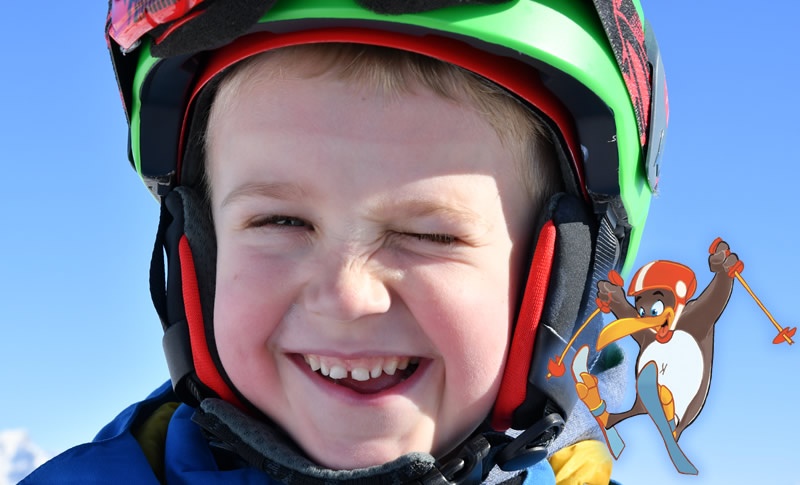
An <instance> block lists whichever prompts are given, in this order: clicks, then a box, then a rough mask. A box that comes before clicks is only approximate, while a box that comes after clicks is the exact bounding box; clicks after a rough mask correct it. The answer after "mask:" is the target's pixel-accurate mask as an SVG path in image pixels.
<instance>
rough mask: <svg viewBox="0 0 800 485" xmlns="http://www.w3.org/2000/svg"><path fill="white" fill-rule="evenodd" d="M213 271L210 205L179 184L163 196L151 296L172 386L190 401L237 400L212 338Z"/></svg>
mask: <svg viewBox="0 0 800 485" xmlns="http://www.w3.org/2000/svg"><path fill="white" fill-rule="evenodd" d="M164 253H166V257H167V260H166V264H167V266H166V268H165V261H164ZM165 269H166V271H165ZM215 274H216V237H215V235H214V229H213V224H212V222H211V218H210V214H209V210H208V205H207V204H206V203H205V200H204V199H203V198H202V196H199V195H198V194H196V193H195V192H194V191H193V190H192V189H190V188H188V187H177V188H175V189H174V190H172V191H170V193H168V194H167V195H166V196H165V197H164V199H163V200H162V205H161V219H160V222H159V227H158V235H157V237H156V243H155V247H154V248H153V256H152V259H151V263H150V295H151V297H152V299H153V304H154V305H155V308H156V311H157V312H158V315H159V317H160V318H161V323H162V326H163V328H164V339H163V346H164V353H165V354H166V357H167V366H168V368H169V372H170V378H171V379H172V385H173V388H174V389H175V392H176V394H177V395H178V397H179V398H180V399H181V400H183V401H184V402H186V403H189V404H192V405H195V404H197V403H198V402H200V401H201V400H202V399H203V398H205V397H208V396H219V397H223V398H225V399H228V400H230V401H231V402H234V403H238V399H237V397H236V396H235V395H234V393H233V391H232V390H231V389H232V386H231V385H230V383H229V382H228V380H227V378H226V377H225V376H223V375H222V374H221V372H220V371H219V369H221V366H220V365H218V364H219V357H218V356H217V354H216V345H215V344H214V340H213V339H214V334H213V325H212V318H213V314H214V309H213V302H214V290H215V280H216V277H215Z"/></svg>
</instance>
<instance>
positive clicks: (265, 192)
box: [220, 182, 307, 207]
mask: <svg viewBox="0 0 800 485" xmlns="http://www.w3.org/2000/svg"><path fill="white" fill-rule="evenodd" d="M306 195H307V194H306V191H305V190H303V189H302V187H300V186H299V185H297V184H293V183H288V182H275V183H246V184H244V185H241V186H239V187H237V188H236V189H234V190H233V191H231V192H230V193H229V194H228V195H226V196H225V198H224V199H222V202H221V203H220V207H225V206H226V205H228V204H230V203H232V202H235V201H236V200H239V199H246V198H249V197H267V198H271V199H278V200H300V199H303V198H305V197H306Z"/></svg>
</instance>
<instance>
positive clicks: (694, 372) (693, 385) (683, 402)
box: [636, 330, 704, 421]
mask: <svg viewBox="0 0 800 485" xmlns="http://www.w3.org/2000/svg"><path fill="white" fill-rule="evenodd" d="M650 361H653V362H655V363H656V366H657V369H658V383H659V384H661V385H664V386H667V388H668V389H669V390H670V391H671V392H672V397H673V399H674V401H675V414H676V415H677V417H678V421H680V420H682V419H683V416H684V415H685V414H686V408H688V407H689V403H690V402H692V399H694V397H695V396H696V395H697V393H698V391H699V390H700V383H701V382H702V380H703V371H704V369H703V354H702V352H701V351H700V346H699V345H697V341H696V340H695V339H694V337H692V336H691V335H689V334H688V333H686V332H684V331H682V330H676V331H675V332H674V333H673V334H672V338H671V339H670V340H669V342H667V343H665V344H662V343H659V342H653V343H651V344H650V345H648V346H647V347H645V348H644V349H642V353H641V355H640V357H639V365H638V369H636V374H637V375H638V374H639V372H641V370H642V368H643V367H644V366H645V365H647V363H648V362H650Z"/></svg>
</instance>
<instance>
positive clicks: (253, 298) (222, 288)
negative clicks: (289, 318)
mask: <svg viewBox="0 0 800 485" xmlns="http://www.w3.org/2000/svg"><path fill="white" fill-rule="evenodd" d="M221 247H222V249H221V250H220V251H219V255H218V262H217V284H216V293H215V300H214V337H215V340H216V346H217V351H218V352H219V356H220V359H221V361H222V365H223V367H224V368H225V371H226V372H227V373H228V375H229V376H230V377H231V379H233V380H234V384H236V385H237V387H239V385H240V384H242V381H243V380H245V379H249V378H251V377H255V376H253V375H252V374H254V373H258V372H262V370H259V364H260V363H262V359H264V358H269V356H268V350H269V341H270V339H271V338H272V336H273V334H274V332H275V329H276V327H277V326H278V322H279V321H280V318H281V316H282V315H283V314H284V313H285V311H286V308H287V307H288V304H282V302H283V301H284V300H286V297H285V295H283V294H282V293H281V288H282V286H281V285H277V284H275V283H274V282H275V281H280V278H279V276H278V275H277V272H276V271H274V269H275V268H271V267H270V265H267V264H263V263H262V264H259V263H256V262H258V261H263V260H260V259H259V258H258V257H257V256H255V257H254V255H252V254H249V253H248V251H247V249H246V248H238V249H237V250H235V251H233V250H231V251H226V250H225V249H224V246H223V245H221ZM262 377H263V376H262Z"/></svg>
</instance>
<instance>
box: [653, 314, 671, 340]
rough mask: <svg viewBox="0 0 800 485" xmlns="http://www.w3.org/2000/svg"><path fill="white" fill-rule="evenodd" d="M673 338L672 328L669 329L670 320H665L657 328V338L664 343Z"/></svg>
mask: <svg viewBox="0 0 800 485" xmlns="http://www.w3.org/2000/svg"><path fill="white" fill-rule="evenodd" d="M671 338H672V330H670V329H669V320H665V321H664V323H662V324H661V326H659V327H658V329H657V330H656V340H657V341H659V342H661V343H662V344H663V343H667V342H669V340H670V339H671Z"/></svg>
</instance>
